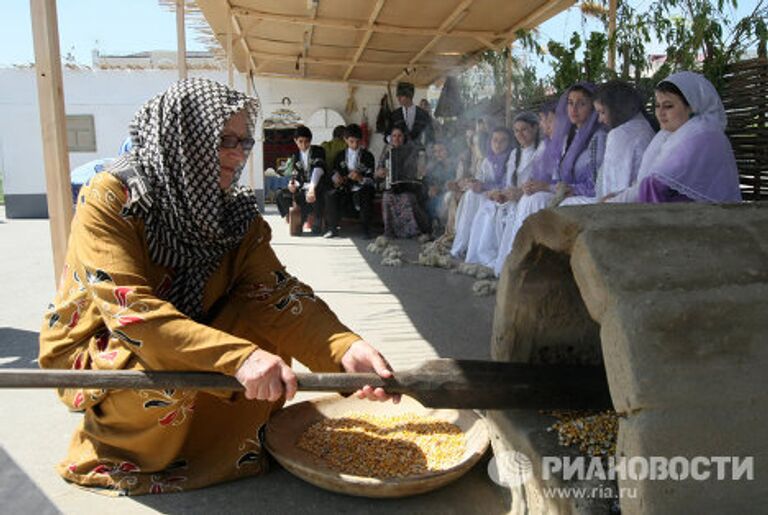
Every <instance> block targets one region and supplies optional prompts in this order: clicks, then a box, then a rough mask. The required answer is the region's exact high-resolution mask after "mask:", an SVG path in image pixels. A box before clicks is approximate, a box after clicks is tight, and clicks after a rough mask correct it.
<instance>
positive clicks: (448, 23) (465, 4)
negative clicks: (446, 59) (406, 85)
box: [392, 0, 482, 82]
mask: <svg viewBox="0 0 768 515" xmlns="http://www.w3.org/2000/svg"><path fill="white" fill-rule="evenodd" d="M474 1H475V0H462V2H461V3H460V4H459V5H457V6H456V8H455V9H454V10H453V11H452V12H451V14H449V15H448V17H447V18H445V20H443V23H441V24H440V28H439V29H438V34H436V35H435V36H433V37H432V39H431V40H430V41H429V43H427V44H426V45H424V47H422V49H421V50H419V52H418V53H417V54H416V55H415V56H413V57H412V58H411V60H410V61H409V63H408V66H406V70H403V71H401V72H400V73H399V74H397V76H396V77H395V78H394V79H392V82H397V81H398V80H400V79H401V78H402V77H403V76H405V75H406V73H407V68H408V67H410V66H413V65H415V64H416V62H417V61H418V60H419V59H421V56H423V55H424V54H426V53H427V52H428V51H429V49H430V48H432V47H433V46H434V45H435V43H437V42H438V41H440V38H441V37H443V35H446V34H449V33H450V34H451V35H453V33H452V32H451V29H452V28H453V27H454V26H456V24H457V23H459V21H461V19H462V18H463V17H464V16H466V15H467V9H468V8H469V6H470V5H472V2H474ZM478 37H482V36H478Z"/></svg>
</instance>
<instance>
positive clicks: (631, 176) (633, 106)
mask: <svg viewBox="0 0 768 515" xmlns="http://www.w3.org/2000/svg"><path fill="white" fill-rule="evenodd" d="M594 105H595V111H596V112H597V116H598V120H599V121H600V123H602V124H603V125H605V126H606V127H608V129H609V132H608V137H607V138H606V140H605V158H604V159H603V165H602V166H601V167H600V170H599V171H598V173H597V181H596V182H595V196H594V197H589V196H584V195H576V196H570V197H567V198H566V199H564V200H563V201H562V202H561V203H560V205H561V206H571V205H579V204H594V203H595V202H600V201H603V200H604V199H606V198H610V197H613V196H615V195H617V194H618V193H620V192H622V191H624V190H625V189H627V188H628V187H630V186H632V185H633V184H634V183H635V182H636V181H637V173H638V170H639V169H640V162H641V161H642V159H643V153H644V152H645V149H646V148H647V147H648V144H649V143H650V142H651V139H653V136H654V130H653V128H652V127H651V124H650V123H648V120H647V119H646V117H645V114H644V112H643V101H642V98H641V97H640V95H639V94H638V92H637V90H635V88H633V87H632V86H631V85H630V84H627V83H626V82H623V81H619V80H614V81H609V82H606V83H605V84H601V85H600V86H598V87H597V91H596V92H595V100H594Z"/></svg>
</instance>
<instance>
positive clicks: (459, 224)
mask: <svg viewBox="0 0 768 515" xmlns="http://www.w3.org/2000/svg"><path fill="white" fill-rule="evenodd" d="M493 176H494V173H493V166H492V165H491V163H490V161H488V159H484V160H483V162H482V164H481V165H480V170H479V176H478V177H475V178H476V179H477V180H479V181H480V182H488V181H490V180H492V179H493ZM483 200H486V198H485V193H484V192H480V193H476V192H474V191H472V190H468V191H465V192H464V195H462V196H461V200H460V201H459V207H458V209H457V210H456V235H455V236H454V237H453V245H452V246H451V255H452V256H453V257H456V258H459V257H462V256H463V255H464V254H465V253H466V251H467V246H468V245H469V235H470V234H471V231H472V224H473V223H474V221H475V215H477V212H478V210H479V209H480V205H481V204H482V202H483Z"/></svg>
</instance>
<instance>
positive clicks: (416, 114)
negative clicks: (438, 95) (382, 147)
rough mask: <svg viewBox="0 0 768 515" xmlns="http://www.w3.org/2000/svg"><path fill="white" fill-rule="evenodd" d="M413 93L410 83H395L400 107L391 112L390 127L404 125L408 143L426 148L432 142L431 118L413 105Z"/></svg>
mask: <svg viewBox="0 0 768 515" xmlns="http://www.w3.org/2000/svg"><path fill="white" fill-rule="evenodd" d="M414 92H415V89H414V86H413V84H411V83H410V82H398V83H397V91H396V96H397V102H398V103H399V104H400V107H399V108H397V109H395V110H394V111H392V123H391V124H390V127H395V126H397V125H399V124H402V125H405V126H406V127H407V128H408V133H407V134H406V136H407V137H408V141H411V142H414V143H420V144H421V145H423V146H426V145H427V144H428V143H431V142H432V141H433V140H434V130H433V128H432V117H431V116H429V113H428V112H426V111H425V110H424V109H422V108H420V107H419V106H417V105H415V104H414V103H413V94H414Z"/></svg>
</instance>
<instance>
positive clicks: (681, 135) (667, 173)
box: [638, 71, 741, 202]
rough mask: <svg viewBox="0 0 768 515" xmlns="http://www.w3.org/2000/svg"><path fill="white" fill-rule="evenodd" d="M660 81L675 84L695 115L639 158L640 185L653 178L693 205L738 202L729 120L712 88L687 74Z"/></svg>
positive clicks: (697, 76) (658, 138) (663, 133)
mask: <svg viewBox="0 0 768 515" xmlns="http://www.w3.org/2000/svg"><path fill="white" fill-rule="evenodd" d="M663 82H671V83H672V84H674V85H675V86H677V88H678V89H679V90H680V91H681V92H682V93H683V95H684V96H685V99H686V101H687V102H688V105H690V107H691V111H692V113H693V114H692V115H691V118H690V119H689V120H688V121H687V122H685V123H684V124H683V125H682V126H681V127H680V128H678V129H677V130H676V131H674V132H669V131H665V130H662V131H659V132H658V134H656V136H655V137H654V138H653V140H652V141H651V144H650V145H649V146H648V149H647V150H646V151H645V154H644V155H643V162H642V164H641V165H640V172H639V173H638V183H640V182H641V181H643V180H644V179H647V178H649V177H653V179H655V180H657V181H659V182H661V183H663V184H665V185H666V186H668V187H669V188H671V189H673V190H675V191H677V192H678V193H682V194H683V195H685V196H686V197H688V198H690V199H692V200H694V201H698V202H740V201H741V191H740V189H739V174H738V170H737V168H736V160H735V158H734V156H733V149H732V148H731V144H730V141H728V138H727V137H726V135H725V133H724V130H725V126H726V122H727V118H726V115H725V109H724V108H723V103H722V102H721V100H720V96H719V95H718V94H717V91H716V90H715V87H714V86H713V85H712V83H711V82H709V81H708V80H707V79H706V78H704V76H703V75H700V74H698V73H693V72H688V71H684V72H678V73H675V74H673V75H670V76H669V77H667V78H666V79H665V80H664V81H663ZM641 200H642V199H641Z"/></svg>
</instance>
